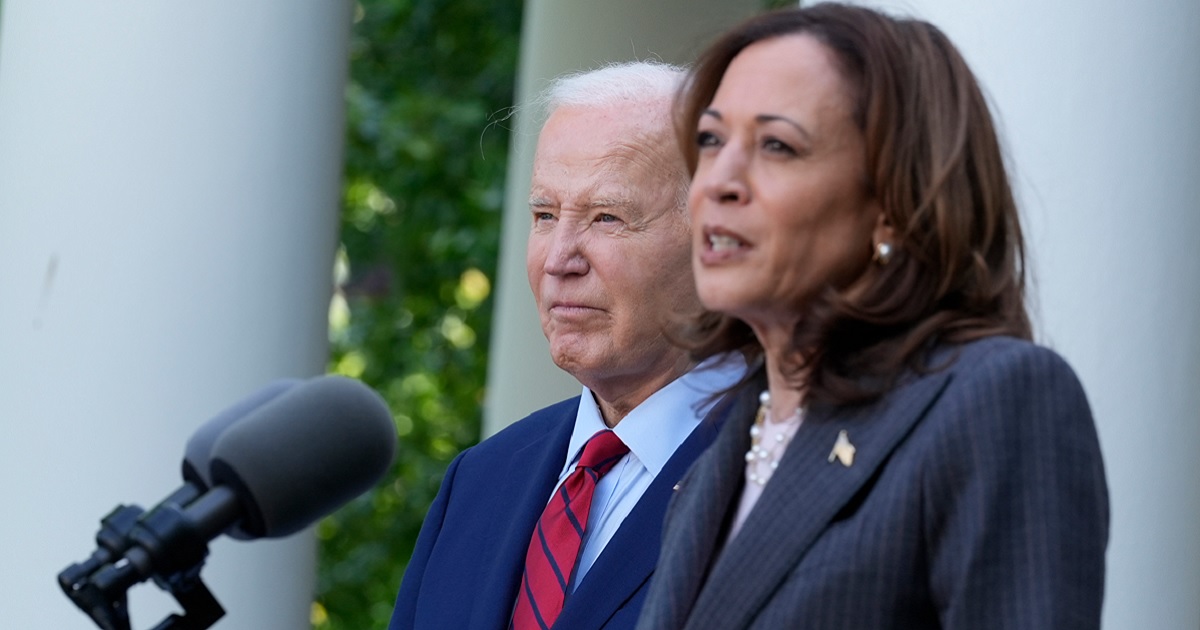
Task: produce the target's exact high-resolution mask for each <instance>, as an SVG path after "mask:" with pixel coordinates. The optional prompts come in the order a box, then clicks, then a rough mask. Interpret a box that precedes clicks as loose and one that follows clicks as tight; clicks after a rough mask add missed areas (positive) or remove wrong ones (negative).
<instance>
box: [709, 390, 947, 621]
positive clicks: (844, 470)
mask: <svg viewBox="0 0 1200 630" xmlns="http://www.w3.org/2000/svg"><path fill="white" fill-rule="evenodd" d="M948 378H949V375H948V373H946V372H939V373H936V374H933V375H929V376H925V377H923V378H920V379H917V380H915V381H913V382H910V383H909V384H907V385H905V386H903V387H901V388H899V389H897V390H896V391H895V392H893V393H892V394H891V395H889V396H887V397H885V398H884V399H883V400H882V401H880V402H878V403H876V404H873V405H869V406H866V407H860V408H850V409H845V410H841V411H840V412H837V413H835V412H833V411H831V410H830V409H829V408H820V407H814V408H813V409H812V410H810V415H809V417H808V418H807V419H806V420H805V422H804V424H803V425H801V427H800V429H799V430H798V431H797V432H796V436H795V438H793V440H792V443H791V445H790V446H789V447H788V449H787V451H786V452H785V453H784V456H783V458H782V460H781V461H780V463H779V469H778V470H777V471H776V472H775V474H774V476H773V477H772V478H771V481H770V482H769V483H768V484H767V486H766V488H765V489H764V491H763V494H762V496H761V497H760V498H759V501H758V503H756V504H755V506H754V509H753V510H752V511H751V512H750V515H749V516H748V517H747V518H746V522H745V523H744V524H743V526H742V529H741V530H740V531H739V532H738V535H737V536H736V537H734V539H733V540H731V541H729V545H728V546H726V548H725V549H724V550H723V551H722V552H721V555H720V556H719V557H718V558H717V561H716V563H715V564H714V565H713V569H712V573H711V575H710V576H709V579H708V581H707V582H706V583H705V585H704V587H703V589H702V590H701V592H700V596H699V598H698V599H697V601H696V605H695V607H694V609H693V610H692V613H691V621H692V623H690V624H689V627H700V626H703V625H704V624H703V620H705V619H709V618H711V617H710V615H712V614H715V613H717V612H720V613H721V616H722V617H725V618H728V617H727V615H728V614H729V611H731V610H737V611H740V612H741V613H742V614H741V616H740V617H739V618H737V619H735V620H734V621H735V623H733V624H731V625H730V626H729V627H731V628H742V627H745V626H746V625H748V624H749V622H750V620H751V619H753V617H754V616H755V615H756V614H757V613H758V611H759V609H760V608H761V607H762V606H763V604H764V603H765V602H766V601H767V599H768V598H769V596H770V595H771V593H772V592H773V591H774V590H775V588H776V587H777V586H778V585H779V584H780V583H782V581H783V580H784V579H785V578H786V576H787V574H788V573H789V572H790V571H791V570H792V569H793V568H795V566H796V564H797V563H798V562H799V561H800V559H801V558H802V557H803V555H804V553H805V552H806V551H807V550H808V548H809V546H810V545H812V543H813V541H814V540H816V538H817V537H818V536H819V535H820V533H821V532H822V531H824V529H825V528H826V526H827V525H828V524H829V522H830V521H832V520H833V518H834V516H835V515H836V514H837V512H838V511H839V510H840V509H841V508H842V507H843V506H845V505H846V504H847V503H848V502H849V501H850V499H851V498H852V497H853V496H854V495H855V493H857V492H858V491H859V490H860V489H861V488H862V487H863V486H864V484H866V483H867V480H868V479H870V478H871V477H872V476H873V475H874V474H875V472H876V470H877V469H878V468H879V466H880V465H881V464H882V463H883V462H884V461H885V460H886V459H887V457H888V455H889V454H890V453H891V452H892V450H893V449H895V447H896V446H897V445H898V444H899V443H900V442H902V441H903V439H904V437H905V436H907V435H908V433H909V432H910V431H911V429H912V428H913V426H915V425H916V423H917V421H918V420H919V419H920V418H921V417H922V416H923V415H924V413H925V411H926V410H927V409H928V408H929V406H930V404H932V402H933V401H934V400H935V399H936V398H937V396H938V395H939V394H940V393H941V391H942V390H943V388H944V387H945V384H946V382H947V381H948ZM750 421H752V418H751V419H750ZM739 425H741V426H740V428H741V429H742V430H743V434H744V433H746V432H747V431H748V429H749V421H746V420H743V421H742V422H741V423H739ZM843 430H845V431H846V432H847V435H848V437H849V439H850V441H851V442H853V444H854V446H855V447H856V449H857V452H856V453H855V457H854V461H853V465H851V466H849V467H847V466H843V465H842V464H841V463H839V462H838V461H837V460H834V461H833V462H830V461H829V455H830V451H831V450H832V449H833V446H834V443H835V442H836V441H837V438H838V434H839V432H840V431H843ZM741 444H742V448H741V449H740V450H728V451H726V452H725V453H723V454H722V457H723V461H722V462H721V464H720V468H721V474H723V475H731V476H733V477H734V478H736V479H741V477H742V476H743V470H744V466H745V459H744V454H745V450H746V448H748V446H749V439H748V437H747V438H746V439H743V440H742V441H741ZM735 502H736V497H732V498H730V499H729V500H728V501H726V502H723V503H721V505H726V506H730V507H731V506H732V505H733V504H735ZM728 512H729V510H728V509H727V510H725V513H726V514H727V513H728ZM718 542H719V541H718ZM715 547H719V544H718V545H715Z"/></svg>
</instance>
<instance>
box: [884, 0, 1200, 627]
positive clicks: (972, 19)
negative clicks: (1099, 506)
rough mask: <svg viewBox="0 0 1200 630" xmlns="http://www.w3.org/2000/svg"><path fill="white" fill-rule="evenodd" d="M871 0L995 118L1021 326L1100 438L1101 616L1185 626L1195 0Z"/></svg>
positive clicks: (1193, 400)
mask: <svg viewBox="0 0 1200 630" xmlns="http://www.w3.org/2000/svg"><path fill="white" fill-rule="evenodd" d="M864 4H872V5H875V6H880V5H879V4H877V3H864ZM884 6H887V7H889V8H890V9H893V10H896V11H898V12H901V13H908V14H911V15H915V16H917V17H921V18H923V19H927V20H929V21H931V22H933V23H934V24H936V25H938V26H939V27H941V28H942V30H944V31H945V32H946V34H947V35H948V36H949V37H950V38H951V39H952V40H953V41H954V42H955V43H956V44H957V45H958V46H959V48H960V49H961V50H962V52H963V54H964V55H965V56H966V58H967V61H968V62H969V63H970V64H971V66H972V68H973V69H974V70H975V72H976V74H977V75H978V76H979V78H980V80H981V81H982V83H983V84H984V86H985V87H986V89H987V90H988V92H989V93H990V95H991V97H992V99H993V104H994V106H995V109H996V111H997V112H998V114H999V118H1000V119H1001V126H1002V128H1003V133H1004V135H1005V139H1006V142H1007V147H1008V150H1009V155H1010V157H1011V163H1012V164H1013V165H1014V166H1015V169H1014V172H1015V182H1016V186H1017V190H1018V195H1019V201H1020V202H1021V204H1022V206H1023V207H1022V210H1023V212H1024V220H1025V224H1024V225H1025V227H1026V229H1027V237H1028V241H1029V245H1030V250H1031V259H1032V271H1033V276H1034V283H1035V284H1034V297H1035V299H1036V302H1037V305H1036V306H1037V308H1036V312H1035V319H1036V321H1037V324H1038V325H1037V332H1038V336H1039V339H1040V341H1041V342H1042V343H1045V344H1046V345H1049V346H1051V347H1053V348H1055V349H1056V350H1058V351H1059V352H1060V353H1061V354H1063V355H1064V356H1066V358H1067V360H1068V361H1070V363H1071V364H1072V365H1073V366H1074V367H1075V369H1076V371H1077V372H1078V374H1079V376H1080V378H1081V379H1082V380H1083V383H1084V387H1085V388H1086V390H1087V393H1088V396H1089V399H1090V400H1091V403H1092V406H1093V411H1094V413H1095V417H1096V424H1097V426H1098V429H1099V432H1100V441H1101V447H1102V448H1103V451H1104V456H1105V465H1106V466H1107V472H1108V481H1109V490H1110V493H1111V500H1112V536H1111V538H1110V543H1109V554H1108V583H1107V594H1106V602H1105V611H1104V627H1105V628H1111V629H1113V630H1124V629H1126V628H1197V627H1200V528H1198V527H1197V524H1198V523H1200V458H1197V457H1196V451H1197V449H1198V448H1200V245H1197V238H1198V237H1200V38H1198V37H1197V36H1196V32H1197V29H1200V3H1197V2H1195V1H1194V0H1157V1H1155V2H1148V3H1131V2H1118V1H1117V0H1056V1H1055V2H1036V1H1033V0H1007V1H1003V2H1001V1H999V0H987V1H982V0H981V1H976V2H962V1H961V0H913V1H911V2H906V3H888V4H885V5H884Z"/></svg>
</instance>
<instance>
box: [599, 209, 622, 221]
mask: <svg viewBox="0 0 1200 630" xmlns="http://www.w3.org/2000/svg"><path fill="white" fill-rule="evenodd" d="M617 221H620V219H618V218H617V217H616V216H614V215H611V214H608V213H607V212H605V213H602V214H598V215H596V222H597V223H616V222H617Z"/></svg>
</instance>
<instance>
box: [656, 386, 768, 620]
mask: <svg viewBox="0 0 1200 630" xmlns="http://www.w3.org/2000/svg"><path fill="white" fill-rule="evenodd" d="M763 382H764V381H762V380H759V379H756V380H755V381H753V382H751V383H750V384H748V385H744V386H743V387H742V388H741V389H740V390H739V391H737V392H735V393H734V394H731V395H730V396H729V397H728V398H727V399H726V401H723V402H722V405H728V407H727V411H725V412H724V413H725V415H726V416H727V417H728V421H727V422H726V423H725V426H724V427H723V429H722V430H721V432H720V434H719V435H718V436H717V438H716V441H715V442H714V443H713V445H712V446H711V447H710V448H709V449H708V451H706V452H705V453H704V454H703V455H701V456H700V457H699V459H697V460H696V462H695V465H693V466H692V468H691V469H690V470H689V471H688V472H687V475H686V476H685V477H684V478H683V479H682V480H681V481H680V482H679V484H678V485H679V490H678V491H677V492H676V494H675V496H674V498H673V499H672V500H671V504H670V505H669V506H668V510H667V512H668V513H667V515H666V519H665V522H664V524H663V528H664V529H665V528H666V527H670V528H671V535H670V537H669V542H668V543H667V545H668V546H664V547H663V549H662V553H661V556H660V559H659V563H658V566H657V568H656V569H655V572H656V574H657V577H656V578H655V579H656V580H659V581H661V583H664V584H670V591H669V592H665V593H664V595H665V597H664V598H663V599H664V600H665V602H666V603H665V605H664V606H663V607H662V608H660V609H655V610H653V611H644V613H651V614H650V615H649V617H648V616H647V615H646V614H643V616H642V619H641V621H640V623H639V626H640V627H644V628H655V629H656V630H658V629H661V628H679V627H682V626H683V621H684V619H686V618H687V613H688V611H690V610H691V609H692V605H693V602H694V601H695V600H696V596H697V593H699V591H700V587H701V585H702V584H704V580H705V576H706V575H707V574H708V569H709V566H710V564H711V561H712V558H713V557H714V556H715V555H716V552H717V550H718V549H719V548H720V545H719V540H720V537H721V535H722V532H723V530H724V524H725V515H726V513H727V510H726V509H725V506H727V505H729V504H730V503H731V502H733V501H734V500H735V498H736V497H737V495H738V492H739V491H740V490H741V478H742V466H743V465H744V464H745V460H744V459H742V457H743V454H744V453H745V452H746V448H747V446H746V444H745V443H744V442H745V441H744V440H743V439H742V438H743V436H745V435H746V431H747V428H748V427H749V423H750V422H752V421H753V419H754V411H755V409H756V408H757V406H758V392H759V391H761V390H762V388H763Z"/></svg>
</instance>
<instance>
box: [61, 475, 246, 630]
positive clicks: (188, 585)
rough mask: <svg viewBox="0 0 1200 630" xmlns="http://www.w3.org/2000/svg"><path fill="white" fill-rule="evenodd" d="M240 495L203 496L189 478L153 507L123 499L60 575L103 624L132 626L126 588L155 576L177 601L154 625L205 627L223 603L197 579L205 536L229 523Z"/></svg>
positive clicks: (170, 629)
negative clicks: (85, 554)
mask: <svg viewBox="0 0 1200 630" xmlns="http://www.w3.org/2000/svg"><path fill="white" fill-rule="evenodd" d="M235 509H236V501H235V500H234V499H233V497H232V493H231V491H228V490H227V489H223V488H222V489H218V490H214V491H210V492H209V493H207V494H204V495H201V493H200V489H199V488H198V487H196V486H195V485H193V484H191V483H188V484H185V485H184V486H183V487H181V488H180V489H179V490H176V491H175V492H174V493H173V494H172V495H171V496H170V497H168V498H167V499H166V500H164V501H163V502H162V503H160V504H159V505H158V506H157V507H155V508H154V509H153V510H151V511H149V512H145V511H144V510H142V508H140V507H138V506H136V505H119V506H117V507H116V508H115V509H114V510H113V511H112V512H110V513H109V514H108V516H105V517H104V518H103V519H101V520H100V531H99V532H97V533H96V545H97V548H96V551H95V552H93V553H92V555H91V557H89V558H88V559H87V560H85V561H83V562H81V563H76V564H72V565H71V566H69V567H67V568H66V569H64V570H63V571H62V572H61V573H59V574H58V584H59V586H61V587H62V590H63V592H64V593H66V595H67V597H69V598H70V599H71V601H73V602H75V605H76V606H78V607H79V609H80V610H82V611H83V612H84V614H86V615H87V616H88V617H91V619H92V621H94V622H95V623H96V625H97V626H98V627H99V628H101V629H102V630H131V627H130V622H129V606H128V599H127V596H126V592H127V591H128V590H129V587H131V586H133V585H135V584H138V583H139V582H143V581H145V580H147V579H151V578H153V580H154V583H155V584H157V585H158V587H159V588H161V589H163V590H165V591H167V592H168V593H170V594H171V596H172V597H174V598H175V601H177V602H179V605H180V606H181V607H182V608H183V614H182V615H180V614H172V615H170V616H168V617H167V618H166V619H164V620H162V622H160V623H159V624H158V625H156V626H154V628H153V630H205V629H206V628H209V627H211V626H212V625H213V624H214V623H216V622H217V620H218V619H220V618H221V617H222V616H224V615H225V609H223V608H222V607H221V604H220V603H219V602H217V599H216V598H215V597H213V594H212V592H211V591H209V590H208V587H207V586H205V585H204V582H203V581H201V579H200V570H201V569H202V568H203V567H204V559H205V558H206V557H207V556H208V541H209V540H211V539H212V538H213V537H214V536H215V535H216V534H218V533H219V532H213V531H210V527H211V526H209V525H207V524H209V523H228V522H231V520H232V518H230V515H231V514H233V513H234V512H232V510H235Z"/></svg>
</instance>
